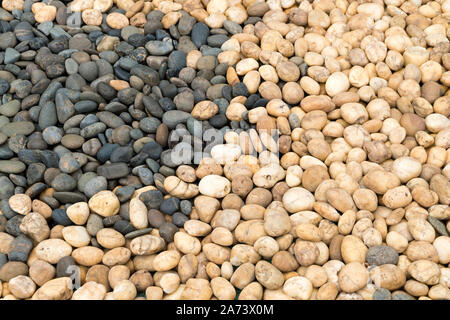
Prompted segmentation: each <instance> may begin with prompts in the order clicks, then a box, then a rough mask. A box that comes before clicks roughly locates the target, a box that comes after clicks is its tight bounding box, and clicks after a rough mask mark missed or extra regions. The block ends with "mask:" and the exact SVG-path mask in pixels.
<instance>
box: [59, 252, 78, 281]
mask: <svg viewBox="0 0 450 320" xmlns="http://www.w3.org/2000/svg"><path fill="white" fill-rule="evenodd" d="M75 270H77V264H76V262H75V259H74V258H73V257H72V256H66V257H62V258H61V259H59V261H58V263H57V264H56V276H57V277H71V276H73V274H74V272H75Z"/></svg>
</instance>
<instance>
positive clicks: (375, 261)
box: [366, 245, 398, 266]
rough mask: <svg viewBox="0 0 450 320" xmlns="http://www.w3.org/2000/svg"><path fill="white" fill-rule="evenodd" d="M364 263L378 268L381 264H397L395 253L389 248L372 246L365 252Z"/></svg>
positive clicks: (396, 254)
mask: <svg viewBox="0 0 450 320" xmlns="http://www.w3.org/2000/svg"><path fill="white" fill-rule="evenodd" d="M366 261H367V263H368V264H369V265H376V266H380V265H383V264H394V265H396V264H397V262H398V253H397V251H396V250H395V249H394V248H392V247H389V246H384V245H380V246H374V247H370V248H369V250H367V254H366Z"/></svg>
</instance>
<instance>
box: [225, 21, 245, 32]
mask: <svg viewBox="0 0 450 320" xmlns="http://www.w3.org/2000/svg"><path fill="white" fill-rule="evenodd" d="M223 27H224V28H225V30H227V31H228V32H229V33H231V34H237V33H242V27H241V26H240V25H239V24H237V23H236V22H233V21H230V20H225V21H224V23H223Z"/></svg>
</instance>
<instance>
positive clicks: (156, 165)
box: [145, 158, 160, 173]
mask: <svg viewBox="0 0 450 320" xmlns="http://www.w3.org/2000/svg"><path fill="white" fill-rule="evenodd" d="M145 163H146V164H147V166H148V167H149V168H150V170H152V171H153V172H154V173H155V172H158V171H159V168H160V165H159V163H158V162H156V161H155V160H153V159H151V158H147V159H145Z"/></svg>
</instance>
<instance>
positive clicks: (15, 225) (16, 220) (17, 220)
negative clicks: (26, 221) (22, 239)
mask: <svg viewBox="0 0 450 320" xmlns="http://www.w3.org/2000/svg"><path fill="white" fill-rule="evenodd" d="M22 220H23V216H22V215H16V216H14V217H12V218H11V219H9V220H8V222H6V232H7V233H9V234H10V235H13V236H15V237H18V236H20V235H21V234H22V231H20V224H21V223H22Z"/></svg>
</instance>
